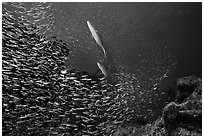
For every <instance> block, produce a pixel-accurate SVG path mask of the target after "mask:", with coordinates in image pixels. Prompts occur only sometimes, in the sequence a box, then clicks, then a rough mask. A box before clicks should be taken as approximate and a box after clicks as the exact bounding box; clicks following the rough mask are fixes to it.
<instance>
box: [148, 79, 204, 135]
mask: <svg viewBox="0 0 204 138" xmlns="http://www.w3.org/2000/svg"><path fill="white" fill-rule="evenodd" d="M201 84H202V83H201V79H200V78H196V77H192V76H190V77H184V78H180V79H178V81H177V96H176V100H175V102H171V103H169V104H167V105H166V106H165V108H164V109H163V114H162V117H161V118H159V119H157V120H156V121H155V122H153V123H152V124H151V125H146V133H145V135H174V136H175V135H176V136H199V135H202V87H201Z"/></svg>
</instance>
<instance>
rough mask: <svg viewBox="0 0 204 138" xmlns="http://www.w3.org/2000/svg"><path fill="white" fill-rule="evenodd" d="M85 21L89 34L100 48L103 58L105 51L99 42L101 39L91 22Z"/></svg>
mask: <svg viewBox="0 0 204 138" xmlns="http://www.w3.org/2000/svg"><path fill="white" fill-rule="evenodd" d="M86 23H87V25H88V27H89V30H90V31H91V35H92V36H93V38H94V40H95V41H96V43H97V44H98V45H99V46H100V47H101V48H102V50H103V53H104V56H105V58H107V56H106V51H105V49H104V47H103V44H102V42H101V39H100V37H99V35H98V33H97V32H98V31H97V30H96V29H95V28H94V27H93V26H92V25H91V23H90V22H89V21H86Z"/></svg>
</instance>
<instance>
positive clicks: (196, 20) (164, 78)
mask: <svg viewBox="0 0 204 138" xmlns="http://www.w3.org/2000/svg"><path fill="white" fill-rule="evenodd" d="M201 11H202V4H201V3H111V2H110V3H96V2H94V3H88V2H86V3H82V2H77V3H71V2H69V3H61V2H60V3H57V2H55V3H35V2H33V3H21V2H19V3H2V24H3V25H2V33H3V35H2V40H3V46H2V55H3V58H2V60H3V62H2V63H3V73H2V74H3V82H2V84H3V86H2V88H3V92H2V94H3V96H2V97H3V121H4V123H3V134H4V135H12V134H13V135H38V134H37V131H40V133H39V135H61V134H63V135H82V134H85V135H110V134H111V133H113V132H112V131H111V132H109V131H108V130H107V125H108V124H109V123H110V121H109V120H113V122H114V123H115V124H118V122H120V121H121V120H122V121H121V122H123V121H131V120H137V121H138V122H139V123H146V122H151V121H154V120H155V119H156V118H157V117H158V116H159V115H161V112H162V108H163V107H164V106H165V105H166V104H167V103H168V102H170V101H173V100H174V99H175V91H174V90H172V89H175V88H174V87H175V83H176V79H178V78H179V77H181V76H188V75H195V76H198V77H201V75H202V58H201V57H202V46H201V45H202V18H201V16H202V12H201ZM86 21H90V22H91V23H92V24H93V26H94V27H95V28H96V29H97V30H98V31H99V33H100V37H101V39H102V43H103V46H104V48H105V50H106V53H107V59H105V58H104V57H103V52H102V50H101V48H100V47H99V46H98V45H97V44H96V43H95V41H94V39H93V38H92V36H91V33H90V31H89V29H88V27H87V24H86ZM12 56H13V57H12ZM99 61H100V62H102V63H103V64H104V65H105V67H106V69H107V72H108V77H107V78H105V77H103V75H102V74H98V72H100V70H99V68H98V66H97V64H96V63H97V62H99ZM64 70H66V71H65V72H64ZM15 73H16V74H17V75H16V74H15ZM24 73H25V74H24ZM46 73H47V74H46ZM36 74H37V75H36ZM12 80H14V81H12ZM81 84H82V85H81ZM82 86H83V87H82ZM46 89H48V91H46ZM95 90H96V91H95ZM93 91H94V92H96V93H92V92H93ZM84 93H86V94H88V97H90V99H86V98H85V97H86V96H84V95H85V94H84ZM30 94H31V95H33V96H29V95H30ZM67 94H68V95H67ZM76 95H77V96H76ZM63 96H64V97H66V98H64V97H63ZM53 97H54V98H53ZM56 97H57V99H58V98H59V102H58V100H57V99H56ZM118 97H119V98H118ZM80 98H81V101H87V102H84V103H82V104H80V102H79V101H77V100H76V99H80ZM84 98H85V99H86V100H84ZM36 99H41V100H42V101H43V102H42V101H38V100H37V101H36ZM62 99H63V100H62ZM101 99H102V100H101ZM113 99H114V100H113ZM49 100H50V102H51V103H52V104H51V105H52V106H50V105H49V102H48V101H49ZM60 100H61V101H60ZM67 100H68V101H69V103H66V101H67ZM98 100H99V101H100V100H101V102H102V103H100V104H99V108H96V107H98V105H96V103H98V102H97V101H98ZM34 101H35V102H36V105H35V104H33V105H32V106H31V105H29V104H30V103H31V102H34ZM35 102H34V103H35ZM78 102H79V103H78ZM28 103H29V104H28ZM87 103H90V105H93V106H91V110H93V113H92V112H90V111H89V110H88V111H85V110H86V109H85V108H87V107H86V106H85V105H86V104H87ZM61 105H63V109H61ZM64 105H66V106H65V107H64ZM87 105H88V104H87ZM94 105H95V106H94ZM103 105H105V107H102V106H103ZM30 107H32V108H33V109H31V110H30V109H29V108H30ZM42 108H43V109H42ZM82 108H83V109H82ZM88 108H89V107H88ZM27 109H29V110H28V111H27ZM60 109H61V110H62V111H61V110H60ZM75 109H77V111H76V112H75ZM78 109H79V110H83V111H84V112H83V113H82V114H80V111H78ZM38 110H40V111H42V114H40V115H39V114H36V111H38ZM56 110H57V111H56ZM58 110H59V111H58ZM73 110H74V111H73ZM114 110H115V112H114ZM21 111H22V113H20V114H18V113H19V112H21ZM24 111H25V112H24ZM65 111H68V112H69V113H67V114H66V112H65ZM106 111H107V114H106ZM109 111H110V112H109ZM48 112H49V113H48ZM58 112H60V115H59V114H58ZM61 112H62V113H61ZM87 112H88V113H87ZM73 113H75V114H73ZM47 114H48V115H47ZM56 114H58V115H56ZM87 114H88V115H90V114H93V118H87ZM63 115H66V116H63ZM94 115H95V116H94ZM45 116H47V118H46V117H45ZM59 116H60V117H62V118H63V119H60V121H58V122H57V123H56V122H55V121H56V120H59V119H58V117H59ZM77 116H79V118H77ZM101 116H104V117H102V118H101ZM38 117H39V119H36V118H38ZM42 117H43V119H42ZM44 117H45V118H44ZM106 117H107V118H111V119H107V118H106ZM11 118H15V119H16V120H14V119H12V120H13V121H11V122H10V121H9V120H10V119H11ZM25 118H27V119H25ZM48 118H49V119H48ZM50 118H51V119H50ZM66 118H73V120H74V121H76V122H77V121H78V122H77V123H75V122H72V121H70V120H66ZM84 118H87V120H89V121H90V120H92V122H91V123H87V122H86V121H84ZM22 119H25V120H27V121H25V120H22ZM28 120H30V121H28ZM37 120H39V122H38V121H37ZM65 120H66V121H65ZM46 121H47V122H46ZM137 121H136V122H137ZM9 122H10V123H9ZM32 122H33V123H32ZM64 122H67V124H66V123H64ZM82 122H83V123H82ZM98 122H100V124H99V123H98ZM104 122H105V123H104ZM24 123H25V124H24ZM12 124H13V125H12ZM23 124H24V126H27V129H26V131H25V130H23V129H25V128H24V127H22V126H23ZM32 124H34V125H32ZM41 124H42V125H41ZM45 124H46V125H45ZM80 124H83V125H82V126H80ZM10 125H11V126H12V127H10V130H8V126H10ZM15 126H17V127H15ZM59 126H60V127H59ZM94 126H98V128H97V129H94ZM37 127H39V128H42V129H40V130H39V128H38V129H37ZM55 127H57V128H58V127H59V129H60V130H58V129H57V130H56V131H54V128H55ZM68 128H69V129H68ZM103 128H106V130H104V129H103ZM65 129H66V132H65ZM67 129H68V130H67ZM33 130H36V131H35V132H36V133H34V132H33ZM113 130H114V128H113ZM21 131H23V132H21ZM68 132H69V133H68Z"/></svg>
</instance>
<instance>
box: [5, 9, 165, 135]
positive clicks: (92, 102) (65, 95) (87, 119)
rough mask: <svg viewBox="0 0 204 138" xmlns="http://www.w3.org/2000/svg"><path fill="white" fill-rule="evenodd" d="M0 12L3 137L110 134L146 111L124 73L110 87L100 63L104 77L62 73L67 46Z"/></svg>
mask: <svg viewBox="0 0 204 138" xmlns="http://www.w3.org/2000/svg"><path fill="white" fill-rule="evenodd" d="M2 13H3V14H2V38H3V39H2V134H3V135H15V136H16V135H19V136H22V135H25V136H26V135H27V136H28V135H29V136H30V135H113V133H114V132H115V130H116V129H117V126H118V125H120V124H122V123H124V122H126V121H130V120H131V119H132V118H133V117H135V116H136V115H137V114H138V113H139V112H140V111H141V110H139V108H138V106H140V108H144V110H145V111H146V108H145V107H144V106H142V105H139V104H138V103H137V102H136V101H139V99H141V98H140V97H138V95H137V93H134V94H133V93H132V92H134V90H132V87H131V85H127V82H122V81H125V79H129V78H128V76H127V75H125V76H123V77H125V78H121V80H120V81H121V82H120V83H116V84H110V83H109V82H108V81H107V79H106V73H105V70H104V69H103V66H102V64H101V63H97V65H98V67H99V68H100V70H101V71H102V73H103V74H104V75H103V76H97V75H96V74H94V73H89V72H86V71H81V70H74V69H73V70H67V69H66V66H65V62H66V59H67V57H68V56H69V52H70V51H69V48H68V44H66V43H65V42H63V40H61V39H60V38H59V37H54V36H52V37H50V38H46V37H45V36H43V35H42V34H41V33H40V29H39V28H38V26H34V25H27V24H26V25H25V23H24V21H21V20H18V21H17V19H16V18H14V17H13V15H12V14H11V12H10V11H8V10H6V9H5V8H3V11H2ZM87 25H88V26H89V28H91V25H90V22H87ZM92 28H93V27H92ZM92 31H93V30H92ZM96 34H97V33H96ZM92 35H93V36H94V34H92ZM95 37H96V39H95V38H94V39H95V40H96V42H97V43H98V44H99V46H101V48H102V49H103V52H104V56H105V57H106V53H105V49H104V48H103V46H102V43H101V42H100V41H99V39H98V38H97V37H98V36H97V35H96V36H95ZM121 74H122V75H124V73H121ZM122 75H121V76H122ZM121 76H120V77H121ZM129 80H130V79H129ZM141 82H142V84H144V85H146V84H145V83H144V81H141ZM154 83H155V82H152V84H150V83H149V84H148V85H150V88H151V85H153V84H154ZM142 84H141V86H140V87H138V89H139V88H141V87H142ZM138 86H139V85H138ZM154 90H156V85H155V87H154V89H153V91H154ZM138 91H139V90H138ZM139 92H140V94H139V95H140V96H141V95H145V96H149V97H150V96H151V94H150V92H149V93H148V91H142V90H141V91H139ZM144 93H145V94H144ZM154 94H155V93H154ZM163 94H164V93H163ZM161 95H162V94H161ZM136 97H137V98H138V99H136ZM152 99H153V100H154V98H152ZM156 99H157V100H158V98H156ZM142 100H143V99H142ZM143 101H144V103H147V102H146V101H145V100H143ZM143 101H142V102H143ZM151 102H152V101H151ZM148 112H149V110H148Z"/></svg>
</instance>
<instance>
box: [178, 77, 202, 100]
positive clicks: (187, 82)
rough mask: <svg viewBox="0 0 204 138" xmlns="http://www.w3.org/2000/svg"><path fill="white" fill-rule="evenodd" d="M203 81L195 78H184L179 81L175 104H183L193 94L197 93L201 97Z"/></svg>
mask: <svg viewBox="0 0 204 138" xmlns="http://www.w3.org/2000/svg"><path fill="white" fill-rule="evenodd" d="M201 85H202V84H201V79H199V78H197V77H195V76H189V77H183V78H180V79H178V80H177V97H176V100H175V102H176V103H182V102H183V100H184V99H185V98H187V97H188V96H189V95H190V94H191V93H193V92H194V91H196V92H197V93H198V94H200V95H201Z"/></svg>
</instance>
